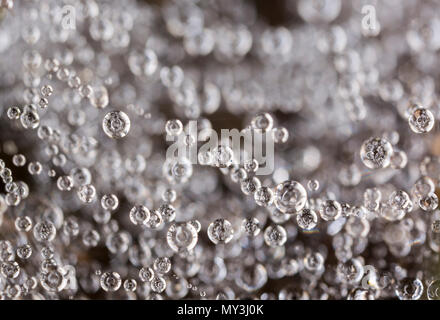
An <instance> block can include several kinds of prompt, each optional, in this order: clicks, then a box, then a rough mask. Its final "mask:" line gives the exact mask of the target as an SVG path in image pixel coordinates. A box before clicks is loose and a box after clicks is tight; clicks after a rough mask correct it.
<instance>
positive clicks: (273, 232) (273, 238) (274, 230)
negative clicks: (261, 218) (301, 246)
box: [264, 225, 287, 247]
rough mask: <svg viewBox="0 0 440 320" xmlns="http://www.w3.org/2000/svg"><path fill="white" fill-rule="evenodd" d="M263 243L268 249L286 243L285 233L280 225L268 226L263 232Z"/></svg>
mask: <svg viewBox="0 0 440 320" xmlns="http://www.w3.org/2000/svg"><path fill="white" fill-rule="evenodd" d="M264 241H265V242H266V244H267V245H268V246H269V247H280V246H283V245H284V244H285V243H286V241H287V232H286V229H284V228H283V227H282V226H280V225H273V226H269V227H267V228H266V230H264Z"/></svg>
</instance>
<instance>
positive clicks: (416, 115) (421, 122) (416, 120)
mask: <svg viewBox="0 0 440 320" xmlns="http://www.w3.org/2000/svg"><path fill="white" fill-rule="evenodd" d="M408 123H409V127H410V128H411V130H412V131H413V132H415V133H427V132H429V131H431V130H432V128H433V127H434V123H435V119H434V115H433V114H432V112H431V111H430V110H429V109H425V108H417V109H415V110H414V111H413V112H412V114H411V115H410V116H409V118H408Z"/></svg>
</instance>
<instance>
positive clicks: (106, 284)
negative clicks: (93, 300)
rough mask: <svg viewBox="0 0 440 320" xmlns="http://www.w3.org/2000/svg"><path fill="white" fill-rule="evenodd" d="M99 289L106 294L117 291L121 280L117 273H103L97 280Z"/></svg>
mask: <svg viewBox="0 0 440 320" xmlns="http://www.w3.org/2000/svg"><path fill="white" fill-rule="evenodd" d="M99 283H100V284H101V288H102V289H103V290H104V291H107V292H114V291H117V290H118V289H119V288H120V287H121V284H122V279H121V276H120V275H119V273H117V272H104V273H103V274H102V275H101V278H100V280H99Z"/></svg>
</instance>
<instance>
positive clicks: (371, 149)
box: [360, 137, 393, 169]
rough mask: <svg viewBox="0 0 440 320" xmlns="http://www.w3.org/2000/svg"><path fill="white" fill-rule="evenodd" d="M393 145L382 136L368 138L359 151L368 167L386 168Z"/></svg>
mask: <svg viewBox="0 0 440 320" xmlns="http://www.w3.org/2000/svg"><path fill="white" fill-rule="evenodd" d="M392 154H393V147H392V145H391V143H389V142H388V141H387V140H385V139H383V138H374V137H373V138H369V139H368V140H366V141H365V142H364V143H363V144H362V146H361V151H360V156H361V160H362V162H363V164H364V165H365V166H367V167H368V168H370V169H380V168H386V167H388V166H389V165H390V162H391V156H392Z"/></svg>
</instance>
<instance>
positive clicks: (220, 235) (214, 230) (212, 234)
mask: <svg viewBox="0 0 440 320" xmlns="http://www.w3.org/2000/svg"><path fill="white" fill-rule="evenodd" d="M208 237H209V240H211V241H212V242H213V243H214V244H219V243H228V242H229V241H231V240H232V238H233V237H234V229H233V228H232V225H231V223H230V222H229V221H228V220H226V219H216V220H214V221H213V222H211V223H210V224H209V226H208Z"/></svg>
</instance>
